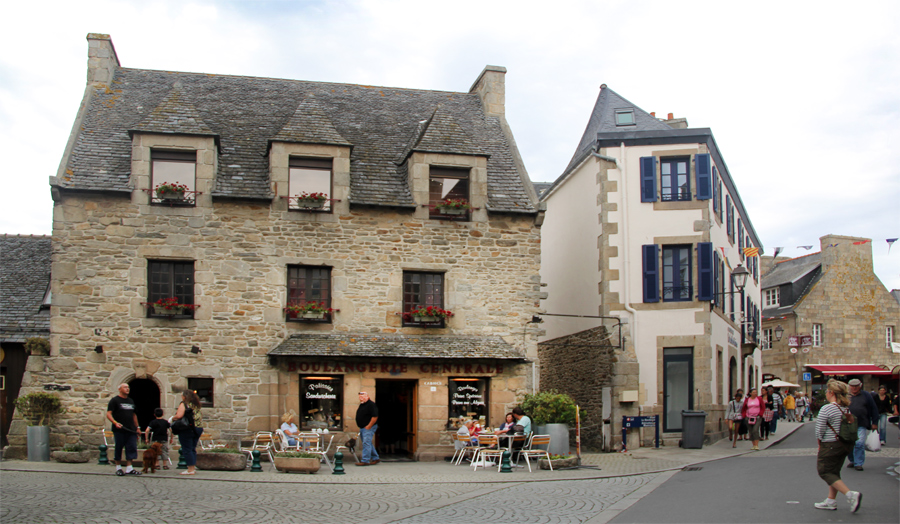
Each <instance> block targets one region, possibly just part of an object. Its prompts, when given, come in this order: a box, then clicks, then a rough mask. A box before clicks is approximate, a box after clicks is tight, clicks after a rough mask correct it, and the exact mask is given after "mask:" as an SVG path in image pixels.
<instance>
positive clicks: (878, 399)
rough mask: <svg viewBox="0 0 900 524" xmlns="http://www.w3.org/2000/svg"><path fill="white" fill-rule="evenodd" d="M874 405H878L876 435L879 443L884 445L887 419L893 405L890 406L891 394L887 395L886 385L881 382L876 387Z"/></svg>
mask: <svg viewBox="0 0 900 524" xmlns="http://www.w3.org/2000/svg"><path fill="white" fill-rule="evenodd" d="M875 405H876V406H878V437H879V440H881V445H882V446H883V445H884V442H885V440H884V439H885V437H886V435H887V423H888V422H887V419H888V416H890V414H891V411H892V410H893V407H892V406H891V396H890V395H888V392H887V387H886V386H885V385H884V384H882V385H881V386H879V387H878V394H877V395H876V396H875Z"/></svg>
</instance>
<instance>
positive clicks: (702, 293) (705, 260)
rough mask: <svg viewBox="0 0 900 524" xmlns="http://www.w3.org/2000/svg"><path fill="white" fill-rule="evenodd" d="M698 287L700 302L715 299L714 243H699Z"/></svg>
mask: <svg viewBox="0 0 900 524" xmlns="http://www.w3.org/2000/svg"><path fill="white" fill-rule="evenodd" d="M697 277H698V279H699V281H700V282H699V285H698V286H697V299H698V300H712V299H713V289H714V287H713V285H714V282H713V245H712V242H699V243H698V244H697Z"/></svg>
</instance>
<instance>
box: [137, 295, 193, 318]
mask: <svg viewBox="0 0 900 524" xmlns="http://www.w3.org/2000/svg"><path fill="white" fill-rule="evenodd" d="M149 306H150V307H151V308H153V314H154V315H168V316H174V315H183V314H185V312H189V313H193V312H194V310H195V309H197V308H198V307H199V306H197V305H196V304H181V303H179V302H178V299H177V298H175V297H170V298H161V299H159V300H157V301H156V302H151V303H150V304H149Z"/></svg>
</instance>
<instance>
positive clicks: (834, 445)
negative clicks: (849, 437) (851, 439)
mask: <svg viewBox="0 0 900 524" xmlns="http://www.w3.org/2000/svg"><path fill="white" fill-rule="evenodd" d="M849 451H850V446H848V445H847V444H844V443H843V442H841V441H834V442H822V443H821V444H819V454H818V456H817V457H816V472H818V473H819V478H821V479H822V480H824V481H825V483H826V484H828V485H829V486H831V485H832V484H834V483H835V482H837V481H839V480H841V467H843V466H844V459H845V458H847V454H848V453H849Z"/></svg>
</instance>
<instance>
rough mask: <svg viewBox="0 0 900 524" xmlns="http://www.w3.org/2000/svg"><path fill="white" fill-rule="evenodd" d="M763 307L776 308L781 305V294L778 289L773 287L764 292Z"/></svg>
mask: <svg viewBox="0 0 900 524" xmlns="http://www.w3.org/2000/svg"><path fill="white" fill-rule="evenodd" d="M764 298H765V306H764V307H772V306H775V307H778V306H780V305H781V293H780V290H779V288H777V287H773V288H772V289H767V290H765V297H764Z"/></svg>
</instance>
